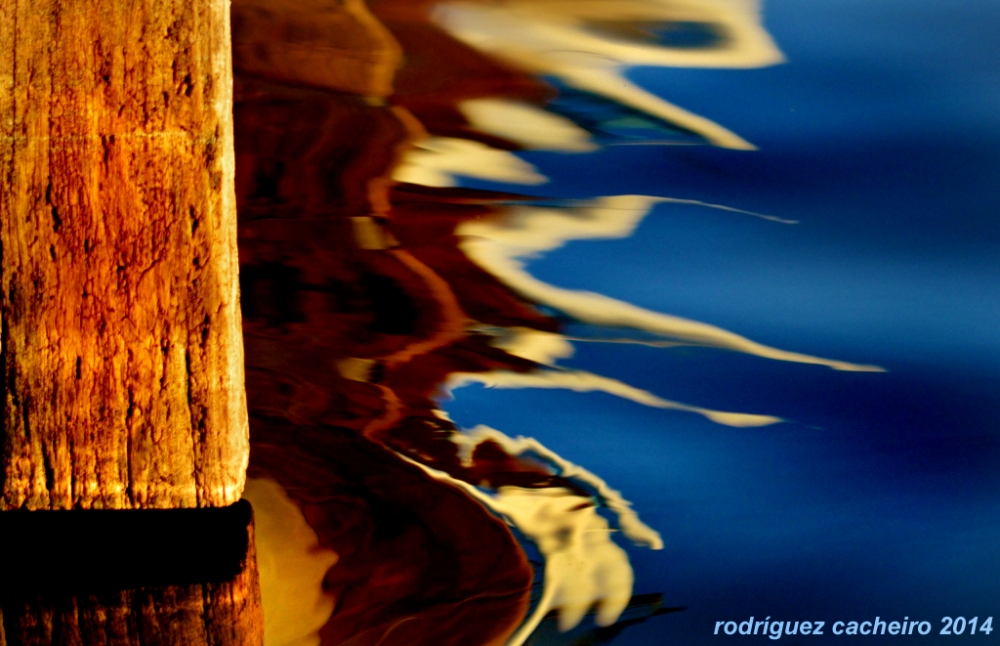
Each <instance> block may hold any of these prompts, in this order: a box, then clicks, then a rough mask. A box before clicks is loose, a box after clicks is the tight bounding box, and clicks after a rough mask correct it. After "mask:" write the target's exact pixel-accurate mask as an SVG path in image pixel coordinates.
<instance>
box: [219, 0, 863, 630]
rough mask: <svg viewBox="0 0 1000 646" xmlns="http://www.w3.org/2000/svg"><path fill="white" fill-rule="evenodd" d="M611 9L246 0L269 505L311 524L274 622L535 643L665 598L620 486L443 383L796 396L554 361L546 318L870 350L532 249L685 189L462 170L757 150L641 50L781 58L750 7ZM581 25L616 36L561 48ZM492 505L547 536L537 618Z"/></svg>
mask: <svg viewBox="0 0 1000 646" xmlns="http://www.w3.org/2000/svg"><path fill="white" fill-rule="evenodd" d="M612 5H613V6H616V7H617V6H618V5H617V4H614V3H612ZM612 5H608V4H607V3H598V2H584V3H567V2H556V1H543V2H519V1H516V0H515V1H511V2H446V3H433V2H409V1H408V0H372V2H371V3H370V5H369V7H366V6H364V5H363V4H361V3H360V2H349V3H345V4H344V5H342V6H341V8H340V9H338V10H334V9H333V8H332V7H330V6H328V5H321V4H319V3H316V4H312V3H307V4H305V5H296V7H295V8H291V7H289V6H286V5H285V4H284V3H283V2H280V1H279V0H238V1H237V2H236V3H235V5H234V9H233V10H234V30H235V34H234V52H235V67H236V70H237V78H236V94H237V100H236V106H235V119H236V138H237V143H236V150H237V164H236V165H237V196H238V197H237V199H238V201H239V213H240V226H239V245H240V261H241V270H242V273H241V285H242V298H243V314H244V336H245V339H246V348H247V390H248V403H249V409H250V418H251V423H250V426H251V457H250V468H249V475H250V477H251V478H252V485H251V487H250V488H249V490H248V498H249V499H250V500H251V501H252V502H253V504H254V505H255V507H256V509H257V510H258V514H259V515H260V516H261V517H265V516H266V517H267V518H268V527H270V528H276V527H285V528H288V527H297V528H299V529H300V530H301V531H298V532H297V533H296V536H295V537H294V541H292V539H289V541H288V542H285V543H282V544H283V545H284V546H285V547H286V548H287V546H288V545H289V544H290V542H294V543H295V545H298V546H299V547H297V548H296V549H290V548H288V549H284V548H279V547H277V545H278V542H277V539H273V536H274V535H272V537H269V538H266V539H265V538H264V537H263V535H262V538H261V545H264V544H267V545H268V546H269V547H268V549H269V550H271V549H273V550H275V551H274V552H273V553H272V556H274V559H273V561H272V563H271V566H269V569H268V571H266V572H262V580H263V583H262V590H263V592H262V594H263V599H264V605H265V612H266V613H267V616H266V621H265V630H267V631H268V632H267V640H268V643H274V644H280V643H295V642H296V640H300V639H305V640H311V642H312V643H316V642H317V641H319V643H322V644H340V643H344V642H347V641H349V642H350V643H352V644H357V645H358V646H367V645H372V646H374V645H375V644H381V645H398V646H404V645H408V644H416V643H427V644H431V643H433V644H454V645H455V646H460V645H461V646H464V645H466V644H473V643H475V644H498V645H499V644H504V643H515V644H520V643H526V641H527V640H528V639H529V638H531V639H536V642H535V643H538V644H541V643H550V642H546V641H544V640H546V639H552V638H551V635H549V636H548V637H546V636H545V635H548V634H549V633H551V632H552V631H551V630H550V628H551V625H550V623H551V622H549V621H548V620H544V618H545V615H546V612H547V611H548V610H550V609H552V610H554V611H556V615H557V616H556V620H555V621H556V622H557V623H558V626H559V627H560V628H562V629H570V628H573V626H575V625H577V624H578V623H579V622H580V621H581V619H582V618H583V617H584V616H586V615H587V614H588V613H591V611H593V612H592V616H593V620H594V623H596V624H599V625H601V626H603V628H594V627H593V626H591V625H589V624H587V626H588V627H585V628H581V630H584V631H591V632H590V633H589V634H588V635H580V634H577V635H575V636H571V637H569V638H568V639H577V638H579V639H580V640H584V639H589V638H591V637H593V638H594V639H604V638H610V636H611V633H612V632H614V629H613V628H610V626H608V624H612V623H613V622H615V621H616V620H617V619H618V618H619V617H620V616H624V617H626V622H635V621H639V620H643V619H645V618H648V617H651V616H654V615H656V614H662V612H660V609H659V606H658V604H659V599H658V598H657V599H655V600H652V599H650V598H640V599H636V598H632V597H631V592H632V570H631V566H630V565H629V561H628V557H627V555H626V553H625V552H624V550H622V549H621V547H619V546H618V545H616V544H615V543H614V542H613V541H612V540H611V538H610V529H611V528H610V526H609V523H608V520H607V519H606V518H605V517H604V516H602V515H601V514H599V513H597V508H598V506H603V507H605V508H607V509H609V510H611V512H612V513H613V515H614V516H615V520H616V521H617V525H618V527H619V528H620V529H621V530H622V534H623V535H624V536H626V537H627V538H628V539H630V540H632V541H634V542H636V543H637V544H640V545H648V546H650V547H653V548H657V547H658V546H660V545H661V541H660V537H659V535H658V533H657V532H655V531H654V530H652V529H651V528H649V527H646V526H645V525H644V524H643V523H642V522H641V521H640V520H639V518H638V515H637V514H636V513H635V511H633V510H632V509H631V507H630V505H629V503H628V502H627V501H626V500H625V498H624V497H623V496H622V495H621V494H620V493H618V492H617V491H615V490H614V489H612V488H611V487H610V486H609V485H608V484H607V483H605V482H604V481H603V480H601V478H600V477H599V476H598V475H597V474H594V473H591V472H589V471H587V470H586V469H584V468H582V467H580V466H577V465H574V464H572V463H569V462H568V461H566V460H564V459H562V458H561V457H560V456H558V455H556V454H555V453H553V452H551V451H549V450H548V449H546V448H545V446H544V445H543V444H542V443H540V442H537V441H535V440H533V439H531V438H512V437H509V436H507V435H505V434H503V433H501V432H500V431H497V430H495V429H489V428H486V427H477V428H475V429H472V430H469V431H460V430H459V429H457V428H456V427H455V425H454V424H453V423H452V422H451V421H450V420H448V419H447V416H446V415H445V414H444V413H443V412H442V411H440V410H439V407H438V403H437V400H438V399H439V398H440V397H441V396H442V394H443V391H444V390H445V389H446V388H447V387H449V386H456V385H458V384H459V383H461V382H466V381H480V382H483V383H487V384H490V385H497V386H508V387H544V388H568V389H571V390H576V391H588V390H600V391H603V392H607V393H611V394H614V395H616V396H622V397H626V398H628V399H630V400H632V401H635V402H637V403H642V404H645V405H650V406H656V407H660V408H671V409H678V410H684V411H688V412H693V413H697V414H701V415H704V416H706V417H707V418H709V419H711V420H713V421H716V422H719V423H722V424H729V425H732V426H759V425H762V424H770V423H776V422H778V421H780V420H778V419H777V418H775V417H772V416H767V415H749V414H743V413H733V412H723V411H713V410H708V409H705V408H700V407H697V406H692V405H685V404H680V403H677V402H673V401H670V400H667V399H665V398H664V397H661V396H659V395H657V394H655V393H651V392H647V391H644V390H640V389H638V388H634V387H632V386H630V385H628V384H625V383H622V382H618V381H615V380H613V379H608V378H604V377H602V376H600V375H593V374H588V373H583V372H579V371H572V370H567V369H563V368H561V367H560V366H558V365H556V363H557V360H558V359H561V358H565V357H566V356H568V353H571V352H572V346H571V344H570V342H569V340H567V339H566V338H565V337H563V336H562V335H560V334H559V330H560V326H561V321H560V320H559V319H557V318H556V317H555V316H551V315H549V313H552V312H557V313H558V314H559V315H560V316H561V317H562V318H563V319H572V320H579V321H583V322H587V323H591V324H593V325H616V326H622V327H632V328H635V329H638V330H641V331H643V332H646V333H649V334H655V335H659V336H662V337H666V338H667V340H668V341H667V342H666V344H667V345H669V343H671V342H673V343H678V342H679V343H694V344H699V345H706V346H712V347H718V348H726V349H730V350H734V351H740V352H748V353H751V354H755V355H757V356H761V357H767V358H772V359H780V360H786V361H804V362H807V363H819V364H822V365H827V366H830V367H833V368H837V369H868V368H870V367H867V366H853V365H851V364H845V363H841V362H835V361H829V360H825V359H819V358H816V357H808V356H805V355H801V354H796V353H793V352H785V351H781V350H778V349H775V348H769V347H766V346H762V345H760V344H756V343H754V342H752V341H750V340H749V339H745V338H743V337H740V336H738V335H736V334H733V333H731V332H728V331H725V330H721V329H719V328H716V327H714V326H711V325H707V324H704V323H698V322H694V321H686V320H683V319H679V318H677V317H672V316H669V315H667V314H662V313H655V312H648V311H646V310H642V309H641V308H637V307H634V306H630V305H628V304H626V303H621V302H618V301H613V300H612V299H608V298H603V297H597V295H594V294H585V293H582V292H574V291H572V290H564V289H559V288H556V287H554V286H551V285H546V284H544V283H541V282H540V281H537V280H535V279H534V278H533V277H532V276H530V274H528V272H527V271H526V270H524V266H523V263H522V262H521V260H522V259H523V258H524V257H525V256H527V255H530V254H531V253H535V252H544V251H547V250H549V249H554V248H556V247H558V246H559V245H561V244H562V243H563V242H564V241H566V240H568V239H573V238H574V237H597V238H599V237H622V236H625V235H629V234H631V231H632V230H633V229H634V227H635V225H637V224H638V222H639V221H640V220H641V218H642V217H643V216H645V215H646V214H647V213H648V211H649V209H650V208H651V207H652V205H653V204H655V203H658V202H660V201H670V200H666V199H662V198H649V197H646V196H612V197H607V198H599V199H597V200H594V201H593V202H591V203H583V204H574V205H567V204H546V205H538V204H532V203H531V201H530V200H529V199H527V198H525V197H523V196H519V195H511V194H500V193H496V192H487V191H473V190H467V189H462V188H458V187H457V186H456V185H457V181H456V176H463V175H464V176H473V177H485V178H488V179H494V180H501V181H506V182H510V183H518V182H520V183H524V184H531V183H540V182H544V181H546V180H545V178H544V177H543V176H541V175H540V174H539V173H538V172H537V170H536V169H534V168H532V167H530V165H528V164H527V163H526V162H524V161H523V160H521V159H519V158H517V157H516V156H514V155H513V154H512V151H516V150H520V149H525V148H540V149H550V150H552V149H554V150H563V151H568V152H586V151H589V150H593V149H594V148H595V147H598V146H601V145H608V144H614V143H634V142H635V141H636V140H639V141H648V140H649V139H654V140H657V141H661V140H663V139H664V138H669V139H670V141H673V142H676V141H683V142H684V143H712V144H716V145H722V146H729V147H733V148H744V149H745V148H748V147H750V145H749V144H748V143H747V142H745V141H744V140H742V139H741V138H739V137H738V136H737V135H735V134H734V133H731V132H729V131H728V130H726V129H725V128H723V127H722V126H719V125H718V124H714V123H712V122H710V121H708V120H706V119H703V118H701V117H698V116H697V115H692V114H690V113H688V112H686V111H684V110H682V109H680V108H677V107H676V106H672V105H670V104H669V103H667V102H665V101H663V100H662V99H659V98H657V97H652V96H651V95H648V94H646V93H644V92H643V91H641V90H639V89H638V88H636V87H634V86H632V85H631V84H627V83H624V82H623V79H622V78H621V72H622V70H623V67H624V66H625V65H627V64H637V63H647V64H650V63H651V64H660V65H692V66H719V67H749V66H755V65H766V64H771V63H774V62H777V61H778V60H780V54H779V53H778V52H777V49H776V48H775V47H774V44H773V43H772V42H771V40H770V38H769V37H768V36H767V34H766V32H765V31H764V30H763V29H762V27H761V26H760V22H759V16H758V13H757V7H756V4H755V3H753V2H749V1H743V0H711V1H709V0H705V1H700V0H698V1H696V0H690V1H688V2H678V3H673V2H670V3H666V2H662V3H661V2H648V3H647V2H627V3H623V4H622V5H621V7H623V9H622V11H623V12H624V13H618V12H611V13H609V11H608V9H607V7H608V6H612ZM321 9H322V11H321ZM512 25H513V26H514V27H516V28H512ZM536 28H538V29H541V31H537V30H536ZM540 33H542V34H545V35H546V37H545V38H542V37H541V36H539V34H540ZM536 36H537V38H536ZM333 43H336V44H337V45H336V46H333V45H331V44H333ZM588 47H589V48H590V51H591V54H593V53H594V52H596V53H597V55H596V56H595V55H584V56H579V55H574V56H565V55H559V52H562V54H565V53H566V51H567V49H571V50H573V51H574V52H575V53H577V54H578V53H579V51H580V50H581V49H582V50H587V49H588ZM609 83H610V84H612V85H614V84H617V85H616V86H615V87H617V88H619V89H618V90H616V89H614V87H612V85H609ZM621 88H624V90H622V89H621ZM568 206H572V208H567V207H568ZM539 305H542V306H544V308H540V307H538V306H539ZM609 321H610V322H609ZM480 503H482V504H480ZM487 508H489V509H490V510H491V511H492V512H493V513H492V514H491V513H490V512H488V511H487V510H486V509H487ZM494 514H495V515H494ZM497 515H498V516H500V517H502V518H503V519H504V521H505V522H506V523H509V524H511V525H513V526H515V527H516V528H517V529H518V530H519V533H520V535H521V536H522V537H524V538H526V539H528V540H530V541H532V542H534V543H535V545H536V546H537V547H538V549H539V551H540V552H541V553H542V554H543V556H544V557H545V559H546V563H545V565H544V568H545V576H544V580H543V582H542V584H541V586H540V591H539V593H538V595H537V596H538V599H537V601H538V603H537V604H536V606H535V611H534V612H533V614H532V616H531V617H530V618H528V617H527V616H526V614H527V610H528V608H529V605H530V604H529V599H530V596H531V592H530V591H531V583H532V573H531V571H530V569H529V566H528V563H527V561H526V559H525V556H524V554H523V552H522V551H521V549H520V547H519V545H518V543H517V541H516V540H515V539H514V537H513V536H512V534H511V532H510V530H509V529H508V527H507V525H506V524H505V523H503V522H500V521H499V520H498V519H497V517H496V516H497ZM268 531H272V530H270V529H269V530H268ZM286 533H287V534H288V535H291V534H292V533H293V532H291V531H288V532H286ZM262 534H263V531H262ZM275 535H276V534H275ZM296 550H297V551H296ZM278 552H281V553H280V554H279V553H278ZM580 564H582V565H580ZM574 565H579V567H574ZM291 580H295V581H301V582H302V583H301V585H297V586H295V587H294V588H291V587H289V586H288V585H286V583H287V582H288V581H291ZM320 582H322V583H320ZM269 599H270V601H269ZM623 612H624V613H625V614H624V615H622V614H621V613H623ZM543 620H544V621H543ZM536 626H540V627H539V628H538V632H536V633H534V637H530V636H529V633H531V632H532V630H533V629H534V628H535V627H536ZM593 631H598V632H593ZM602 631H603V632H602ZM551 643H556V642H551Z"/></svg>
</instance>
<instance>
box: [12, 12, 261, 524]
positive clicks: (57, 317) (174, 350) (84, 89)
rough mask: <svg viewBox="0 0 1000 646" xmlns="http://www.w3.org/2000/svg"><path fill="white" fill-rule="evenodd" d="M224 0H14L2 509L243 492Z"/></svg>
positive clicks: (132, 503) (212, 501) (146, 503)
mask: <svg viewBox="0 0 1000 646" xmlns="http://www.w3.org/2000/svg"><path fill="white" fill-rule="evenodd" d="M229 42H230V39H229V17H228V3H227V2H225V0H194V1H192V0H158V1H157V2H152V0H0V144H2V145H0V222H2V223H0V245H2V246H0V248H2V253H3V259H2V269H0V271H2V275H0V291H2V294H0V315H2V326H3V327H2V343H3V356H2V358H3V366H4V373H5V374H4V380H3V394H4V400H5V402H4V404H5V405H4V412H3V422H4V427H3V428H4V435H5V437H4V447H3V478H4V481H3V495H2V499H0V508H3V509H14V508H28V509H74V508H75V509H90V508H152V507H208V506H220V505H228V504H232V503H234V502H236V501H237V500H238V499H239V497H240V492H241V491H242V488H243V478H244V472H245V469H246V456H247V426H246V424H247V422H246V412H245V411H246V404H245V394H244V387H243V351H242V343H241V333H240V318H239V303H238V282H237V257H236V213H235V197H234V189H233V163H234V162H233V138H232V116H231V114H232V72H231V63H230V60H231V56H230V49H229V47H230V45H229Z"/></svg>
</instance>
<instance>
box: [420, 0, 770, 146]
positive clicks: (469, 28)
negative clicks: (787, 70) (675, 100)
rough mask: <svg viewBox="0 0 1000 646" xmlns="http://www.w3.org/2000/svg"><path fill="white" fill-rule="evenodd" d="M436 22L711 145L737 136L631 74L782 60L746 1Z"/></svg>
mask: <svg viewBox="0 0 1000 646" xmlns="http://www.w3.org/2000/svg"><path fill="white" fill-rule="evenodd" d="M433 17H434V19H435V20H436V21H437V22H438V24H440V25H441V26H442V27H444V28H445V29H446V30H448V31H449V32H450V33H451V34H452V35H453V36H455V37H456V38H458V39H460V40H462V41H464V42H465V43H467V44H469V45H471V46H472V47H475V48H476V49H479V50H480V51H483V52H485V53H488V54H490V55H492V56H495V57H496V58H497V59H499V60H500V61H503V62H504V63H507V64H509V65H511V66H512V67H514V68H518V69H522V70H524V71H526V72H529V73H531V74H537V75H541V76H554V77H557V78H559V79H560V80H561V81H562V82H563V83H565V84H566V85H568V86H571V87H574V88H576V89H579V90H583V91H586V92H592V93H594V94H598V95H601V96H604V97H607V98H609V99H612V100H614V101H616V102H618V103H620V104H622V105H625V106H628V107H631V108H635V109H637V110H640V111H642V112H645V113H646V114H649V115H651V116H653V117H657V118H660V119H663V120H666V121H669V122H670V123H673V124H676V125H677V126H680V127H681V128H684V129H686V130H690V131H692V132H695V133H698V134H699V135H701V136H703V137H705V138H706V139H708V140H709V141H710V142H712V143H713V144H715V145H717V146H724V147H726V148H736V149H744V150H746V149H752V148H753V145H752V144H750V143H749V142H747V141H746V140H744V139H743V138H742V137H740V136H738V135H736V134H735V133H733V132H730V131H729V130H727V129H726V128H724V127H722V126H720V125H718V124H717V123H714V122H712V121H710V120H708V119H706V118H704V117H701V116H699V115H696V114H693V113H691V112H688V111H687V110H684V109H683V108H680V107H678V106H675V105H673V104H671V103H668V102H666V101H664V100H663V99H661V98H659V97H657V96H654V95H652V94H650V93H649V92H646V91H645V90H643V89H642V88H640V87H638V86H637V85H635V84H633V83H631V82H630V81H628V80H627V79H626V78H625V77H624V76H623V75H622V71H623V69H624V68H625V67H626V66H630V65H650V66H671V67H713V68H726V67H735V68H748V67H761V66H766V65H773V64H775V63H779V62H781V61H782V60H783V58H782V55H781V52H779V51H778V48H777V47H776V46H775V44H774V41H773V40H772V39H771V37H770V35H769V34H768V33H767V32H766V31H765V30H764V28H763V27H762V26H761V24H760V17H759V10H758V7H757V3H756V2H753V1H748V0H687V1H684V0H669V1H665V0H660V1H655V0H618V1H616V2H608V1H607V0H507V1H506V2H498V3H473V2H444V3H441V4H439V5H437V7H436V8H435V10H434V13H433Z"/></svg>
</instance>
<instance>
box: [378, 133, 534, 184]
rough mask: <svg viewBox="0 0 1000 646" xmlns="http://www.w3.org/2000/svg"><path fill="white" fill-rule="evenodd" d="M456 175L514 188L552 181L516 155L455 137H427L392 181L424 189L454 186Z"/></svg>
mask: <svg viewBox="0 0 1000 646" xmlns="http://www.w3.org/2000/svg"><path fill="white" fill-rule="evenodd" d="M457 175H464V176H466V177H478V178H480V179H487V180H492V181H495V182H509V183H511V184H544V183H545V182H547V181H549V180H548V178H547V177H545V176H544V175H541V174H539V173H538V171H537V169H535V167H534V166H532V165H531V164H529V163H528V162H526V161H524V160H523V159H521V158H520V157H518V156H517V155H514V154H512V153H509V152H507V151H506V150H496V149H495V148H490V147H489V146H487V145H486V144H483V143H480V142H478V141H471V140H468V139H458V138H456V137H427V138H425V139H423V140H421V141H419V142H417V143H416V144H414V145H413V147H412V148H410V149H409V150H407V151H406V153H405V154H404V156H403V160H402V161H401V162H400V164H399V165H398V166H396V168H395V169H394V170H393V172H392V179H394V180H396V181H397V182H408V183H410V184H420V185H421V186H455V185H457V184H458V182H457V181H456V180H455V176H457Z"/></svg>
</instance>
